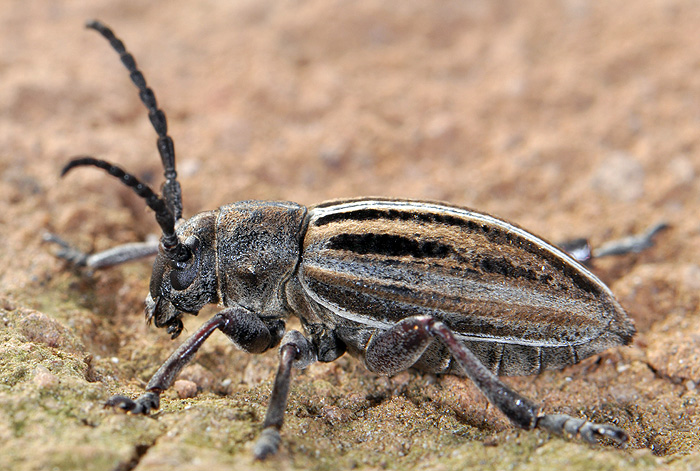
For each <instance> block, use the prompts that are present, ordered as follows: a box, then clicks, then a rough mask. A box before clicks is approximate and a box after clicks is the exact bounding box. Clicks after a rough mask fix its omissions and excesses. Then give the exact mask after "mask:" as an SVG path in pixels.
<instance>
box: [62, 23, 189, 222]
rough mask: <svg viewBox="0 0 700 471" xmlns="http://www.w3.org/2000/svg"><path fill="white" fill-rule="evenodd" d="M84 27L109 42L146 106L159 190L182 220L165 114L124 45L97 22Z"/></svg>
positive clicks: (109, 30) (170, 139)
mask: <svg viewBox="0 0 700 471" xmlns="http://www.w3.org/2000/svg"><path fill="white" fill-rule="evenodd" d="M85 26H86V27H88V28H90V29H94V30H95V31H97V32H98V33H100V34H101V35H102V36H103V37H104V38H105V39H106V40H107V41H109V44H110V45H111V46H112V48H114V50H115V51H117V53H119V58H120V59H121V61H122V63H123V64H124V66H126V68H127V70H128V71H129V73H130V76H131V81H132V82H134V85H136V88H138V89H139V97H140V98H141V101H142V102H143V104H144V105H146V108H147V109H148V118H149V119H150V120H151V124H152V125H153V128H154V129H155V130H156V133H157V134H158V141H157V146H158V152H159V153H160V159H161V161H162V162H163V169H164V170H165V173H164V175H165V183H164V184H163V188H162V190H163V199H164V200H165V202H166V204H167V205H168V207H169V209H170V212H171V213H172V215H173V216H174V218H175V220H176V221H177V220H178V219H180V218H181V217H182V190H181V189H180V183H178V181H177V172H176V171H175V145H174V144H173V140H172V138H171V137H170V136H168V123H167V121H166V118H165V113H163V111H162V110H161V109H159V108H158V103H157V102H156V96H155V94H154V93H153V90H151V88H150V87H149V86H148V85H147V84H146V78H145V77H144V76H143V74H142V73H141V71H140V70H139V69H138V67H137V66H136V60H135V59H134V56H132V55H131V54H130V53H129V52H128V51H127V50H126V47H124V43H123V42H122V41H121V40H120V39H119V38H117V37H116V36H115V35H114V33H113V32H112V30H111V29H109V28H108V27H107V26H105V25H103V24H102V23H100V22H99V21H97V20H92V21H88V22H87V23H86V25H85ZM69 165H70V164H69ZM88 165H93V164H88ZM126 175H128V174H126Z"/></svg>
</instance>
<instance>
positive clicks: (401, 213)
mask: <svg viewBox="0 0 700 471" xmlns="http://www.w3.org/2000/svg"><path fill="white" fill-rule="evenodd" d="M302 254H303V255H302V261H301V266H300V268H299V279H300V282H301V284H302V286H303V287H304V288H305V291H306V292H307V294H308V295H309V296H310V297H311V298H312V299H313V300H314V301H315V302H317V303H318V304H320V305H321V306H323V307H325V308H326V309H327V310H328V311H330V312H332V313H333V316H331V317H332V318H329V319H326V320H325V321H324V322H328V323H332V324H336V325H339V326H346V325H357V326H358V327H359V326H364V327H366V328H374V329H379V330H380V331H381V330H385V329H388V328H390V327H391V326H392V325H394V324H395V323H397V322H399V321H400V320H402V319H404V318H407V317H411V316H417V315H428V316H432V317H434V318H435V319H439V320H441V321H443V322H444V323H445V324H446V325H447V326H448V327H449V328H451V329H452V330H453V331H454V332H455V334H457V336H458V337H459V338H460V339H461V340H462V341H463V342H464V343H465V344H466V345H467V346H468V347H469V348H470V350H472V351H473V352H474V353H475V354H476V355H477V357H479V359H480V360H481V362H482V363H484V365H485V366H486V367H487V368H489V369H490V370H492V371H493V372H495V373H497V374H501V375H523V374H532V373H537V372H539V371H542V370H545V369H555V368H561V367H563V366H566V365H570V364H573V363H577V362H578V361H580V360H582V359H583V358H586V357H588V356H591V355H593V354H595V353H598V352H601V351H603V350H606V349H607V348H610V347H612V346H616V345H626V344H628V343H629V342H630V340H631V338H632V335H633V334H634V332H635V330H634V326H633V325H632V322H631V321H630V320H629V318H628V317H627V315H626V314H625V312H624V311H623V309H622V308H621V306H620V305H619V303H618V302H617V301H616V300H615V298H614V297H613V295H612V293H611V292H610V290H609V289H608V288H607V287H606V286H605V285H604V284H603V283H602V282H601V281H600V280H599V279H598V278H596V277H595V276H594V275H593V274H592V273H591V272H590V271H588V270H587V269H586V268H585V267H583V266H582V265H580V264H579V263H578V262H576V261H575V260H573V259H572V258H571V257H569V256H568V255H567V254H565V253H564V252H562V251H561V250H559V249H557V248H556V247H554V246H553V245H551V244H549V243H548V242H546V241H544V240H542V239H540V238H538V237H536V236H534V235H532V234H531V233H529V232H527V231H525V230H523V229H521V228H519V227H517V226H515V225H513V224H510V223H507V222H505V221H503V220H500V219H497V218H494V217H492V216H488V215H486V214H483V213H478V212H475V211H471V210H468V209H464V208H460V207H456V206H449V205H445V204H443V203H431V202H419V201H403V200H392V199H387V200H382V199H358V200H347V201H335V202H329V203H324V204H322V205H318V206H315V207H311V208H310V209H309V222H308V228H307V232H306V235H305V237H304V241H303V248H302ZM343 340H344V341H346V343H347V342H351V343H352V342H353V339H343ZM354 347H355V348H352V350H356V351H359V352H362V350H363V347H364V346H363V345H355V346H354ZM436 360H437V359H436ZM440 360H443V359H440ZM438 369H439V367H438Z"/></svg>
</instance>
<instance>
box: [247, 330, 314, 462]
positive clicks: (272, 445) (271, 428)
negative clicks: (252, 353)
mask: <svg viewBox="0 0 700 471" xmlns="http://www.w3.org/2000/svg"><path fill="white" fill-rule="evenodd" d="M279 353H280V364H279V368H278V369H277V375H276V376H275V384H274V386H273V387H272V393H271V394H270V402H269V404H268V406H267V413H266V414H265V422H264V423H263V431H262V434H260V438H259V439H258V441H257V442H256V443H255V447H254V448H253V455H254V456H255V459H258V460H264V459H265V458H267V457H268V456H270V455H273V454H275V453H277V449H278V448H279V444H280V440H281V439H280V429H281V428H282V423H283V422H284V411H285V409H286V408H287V398H288V397H289V383H290V381H291V373H292V366H293V367H295V368H297V369H300V370H301V369H304V368H306V367H307V366H309V365H310V364H311V363H314V362H315V361H316V358H317V357H316V349H315V348H314V346H313V344H312V343H311V342H309V341H308V340H307V339H306V338H305V337H304V336H303V335H302V334H301V333H300V332H298V331H296V330H290V331H288V332H287V333H286V334H284V337H283V338H282V343H281V345H280V349H279Z"/></svg>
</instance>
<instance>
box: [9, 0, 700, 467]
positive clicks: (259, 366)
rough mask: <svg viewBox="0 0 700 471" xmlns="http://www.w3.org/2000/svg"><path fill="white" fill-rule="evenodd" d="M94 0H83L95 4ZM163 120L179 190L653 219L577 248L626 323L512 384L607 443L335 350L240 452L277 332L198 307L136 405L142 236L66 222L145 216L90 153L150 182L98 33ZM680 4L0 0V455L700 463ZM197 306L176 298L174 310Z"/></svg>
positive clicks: (688, 55)
mask: <svg viewBox="0 0 700 471" xmlns="http://www.w3.org/2000/svg"><path fill="white" fill-rule="evenodd" d="M86 3H87V4H89V5H90V6H89V7H86V6H85V4H86ZM90 18H100V19H101V20H103V21H105V22H106V23H108V24H109V25H111V26H112V27H113V28H114V29H115V30H116V31H117V33H118V35H119V36H120V37H122V38H123V39H124V40H125V42H126V43H127V45H128V47H129V48H130V50H131V51H132V52H133V53H134V54H135V56H136V58H137V60H138V62H139V64H140V65H141V67H142V69H143V70H144V72H145V74H146V76H147V78H148V80H149V81H150V84H151V85H152V87H153V88H154V89H155V91H156V93H157V96H158V99H159V102H160V104H161V105H162V107H163V108H164V109H165V110H166V112H167V114H168V118H169V120H170V125H171V126H170V130H171V134H172V136H173V137H174V139H175V142H176V146H177V150H178V164H179V167H178V169H179V171H180V175H181V181H182V185H183V188H184V202H185V211H186V214H187V215H192V214H195V213H196V212H199V211H201V210H205V209H211V208H214V207H217V206H219V205H221V204H225V203H228V202H231V201H235V200H240V199H283V200H291V201H296V202H299V203H302V204H313V203H317V202H320V201H323V200H327V199H332V198H339V197H349V196H363V195H385V196H399V197H406V198H415V199H432V200H446V201H450V202H452V203H455V204H460V205H464V206H469V207H473V208H478V209H480V210H483V211H485V212H488V213H491V214H496V215H499V216H501V217H503V218H506V219H509V220H513V221H516V222H517V223H518V224H520V225H521V226H524V227H526V228H528V229H530V230H531V231H533V232H535V233H537V234H541V235H543V236H545V237H546V238H549V239H551V240H562V239H567V238H572V237H578V236H586V237H589V238H590V240H591V241H592V243H593V244H594V245H595V244H600V243H602V242H604V241H606V240H609V239H612V238H616V237H622V236H625V235H628V234H631V233H635V232H638V231H641V230H643V229H645V228H646V227H648V226H650V225H651V224H653V223H656V222H659V221H667V222H668V223H669V224H670V225H671V229H670V230H668V231H666V232H665V233H663V234H662V235H661V236H660V237H659V238H658V244H657V246H656V247H654V248H653V249H650V250H648V251H646V252H644V253H641V254H638V255H628V256H622V257H617V258H609V259H602V260H600V261H599V262H598V263H597V264H596V273H597V274H598V275H599V276H600V277H601V278H602V279H603V280H604V281H605V282H606V283H608V284H609V286H610V287H611V289H612V291H613V292H614V293H615V294H616V296H617V297H618V298H619V300H620V302H621V303H622V304H623V305H624V306H625V307H626V309H627V310H628V311H629V313H630V315H631V317H633V318H634V319H635V321H636V324H637V328H638V330H639V334H638V335H637V337H636V338H635V341H634V343H633V345H632V346H631V347H626V348H620V349H617V350H611V351H608V352H605V353H603V354H602V355H600V356H597V357H595V358H592V359H589V360H586V361H584V362H582V363H581V364H579V365H576V366H574V367H570V368H567V369H566V370H564V371H561V372H553V373H546V374H543V375H540V376H538V377H527V378H512V379H509V382H510V384H512V385H513V386H514V387H516V388H517V389H518V390H519V391H521V392H522V393H524V394H526V395H528V396H530V397H532V398H535V399H537V400H538V401H540V402H542V403H544V404H545V406H546V409H547V410H548V411H561V412H564V413H569V414H572V415H575V416H581V417H588V418H589V419H591V420H595V421H599V422H610V423H615V424H617V425H618V426H620V427H622V428H624V429H626V430H628V431H629V433H630V437H631V440H630V443H629V445H628V446H627V447H626V448H625V449H620V448H616V447H612V446H588V445H584V444H581V443H577V442H569V441H566V440H563V439H560V438H557V437H552V436H550V435H548V434H546V433H540V432H522V431H519V430H516V429H515V428H513V427H512V426H511V425H510V424H509V423H508V422H507V421H506V420H505V419H504V418H503V417H502V416H501V415H499V413H498V412H497V411H495V410H494V409H493V408H492V407H489V406H488V405H487V403H486V401H485V400H484V399H483V398H482V397H481V396H480V395H479V393H478V391H477V390H476V389H475V388H474V387H473V386H472V385H471V384H469V382H468V381H463V380H460V379H456V378H452V377H445V378H434V377H430V376H426V375H420V374H418V373H413V372H409V373H404V374H401V375H398V376H397V377H394V378H391V379H386V378H379V377H376V376H374V375H372V374H370V373H368V372H366V371H365V370H364V368H363V367H362V366H361V365H359V364H358V362H356V361H355V360H353V359H352V358H347V357H343V358H342V359H341V360H339V361H337V362H335V363H331V364H317V365H314V366H312V367H311V368H309V369H308V370H306V371H304V372H303V373H299V374H297V375H296V378H295V381H294V385H293V387H292V392H291V398H290V403H289V407H288V413H287V423H286V425H285V429H284V433H283V444H282V449H281V452H280V454H279V456H278V457H276V458H274V459H273V460H271V461H270V462H267V463H256V462H254V461H253V460H252V458H251V447H252V443H253V441H254V439H255V437H256V436H257V434H258V433H259V431H260V423H261V421H262V418H263V416H264V411H265V405H266V403H267V397H268V394H269V390H270V386H271V379H272V375H273V372H274V370H275V365H276V355H275V353H274V352H270V353H268V354H265V355H262V356H249V355H245V354H242V353H240V352H238V351H236V350H235V348H234V347H233V346H232V345H230V343H229V342H228V341H227V340H226V339H225V338H224V337H223V336H220V335H218V334H215V335H214V336H213V338H212V339H211V340H210V341H209V342H208V343H207V344H206V345H205V347H204V348H203V350H202V352H201V355H199V356H198V358H197V360H196V361H195V362H194V363H193V364H192V365H191V366H190V367H188V368H187V369H186V370H185V371H184V372H183V375H182V378H183V379H184V380H186V382H184V383H180V384H179V385H180V386H181V387H180V389H179V390H178V391H180V394H181V395H185V396H186V395H187V390H188V386H189V387H192V386H193V383H194V385H196V387H197V394H196V396H195V397H191V398H184V399H183V398H180V397H179V396H178V393H177V392H176V391H169V392H168V393H166V394H165V395H164V398H163V403H162V412H160V413H159V414H158V415H157V416H156V417H155V418H143V417H132V416H128V415H124V414H119V413H115V412H113V411H111V410H105V409H103V408H102V403H103V401H104V400H105V399H106V398H108V397H109V396H110V395H112V394H115V393H126V394H131V395H136V394H138V393H139V392H140V391H142V388H143V387H144V385H145V383H146V382H147V380H148V378H149V377H150V375H151V374H152V373H153V372H154V371H155V369H156V368H157V367H158V365H159V364H160V363H161V362H162V361H163V359H165V358H166V357H167V355H168V352H170V351H171V350H172V349H174V348H175V344H174V343H173V342H171V341H170V340H169V338H168V336H167V335H166V334H165V332H162V331H158V330H157V329H155V328H153V327H150V328H149V327H147V326H146V325H145V323H144V320H143V315H142V305H143V304H142V303H143V298H144V297H145V294H146V292H147V287H148V279H149V274H150V266H149V265H150V264H149V263H148V262H144V263H132V264H128V265H124V266H120V267H116V268H112V269H108V270H104V271H99V272H97V273H95V274H93V275H92V276H90V274H88V273H85V272H81V271H77V270H71V269H70V268H68V267H67V266H66V264H65V263H63V262H62V261H60V260H57V259H56V258H55V257H54V256H53V254H52V247H49V246H46V245H44V244H42V243H41V235H42V234H43V233H44V232H46V231H53V232H56V233H59V234H61V235H62V236H64V237H65V238H67V239H69V240H70V241H72V242H73V243H75V244H76V245H77V246H79V247H81V248H82V249H84V250H99V249H104V248H108V247H111V246H114V245H117V244H120V243H125V242H132V241H138V240H143V239H144V238H145V237H146V236H147V235H148V234H150V233H154V232H157V230H156V225H155V223H154V220H153V217H152V214H151V213H150V212H148V211H146V210H145V209H144V205H143V203H142V201H140V200H139V199H138V198H137V197H135V196H133V195H132V194H131V192H130V191H129V190H128V189H126V188H123V187H122V186H121V185H119V184H118V183H117V182H114V181H112V180H111V179H109V178H108V177H105V176H103V175H102V174H99V173H98V172H96V171H87V170H85V171H80V172H75V174H71V175H70V176H69V177H67V178H66V179H63V180H60V179H59V178H58V172H59V170H60V168H61V166H62V165H63V164H64V163H65V162H66V161H67V159H69V158H70V157H72V156H75V155H80V154H92V155H95V156H99V157H102V158H106V159H109V160H112V161H115V162H118V163H119V164H120V165H122V166H124V167H125V168H128V169H130V170H131V171H133V172H134V173H135V174H137V175H139V176H140V177H142V178H143V179H144V180H146V181H148V182H150V183H152V185H153V186H154V187H156V188H157V187H158V185H159V184H160V181H161V169H160V167H159V159H158V157H157V155H156V151H155V148H154V133H153V130H152V129H151V128H150V125H149V123H148V121H147V119H146V117H145V112H144V109H143V107H142V105H141V104H140V103H139V101H138V99H137V97H136V95H135V91H134V89H133V86H132V85H131V84H130V83H129V80H128V77H127V74H126V72H125V71H124V69H123V67H122V66H121V65H120V64H119V61H118V59H117V57H116V56H115V54H114V52H113V51H112V50H111V49H110V48H109V47H108V45H107V44H106V43H105V41H103V40H102V39H101V38H99V37H98V36H97V35H96V34H95V33H94V32H89V31H85V30H84V29H83V26H82V25H83V24H84V22H85V20H87V19H90ZM699 28H700V4H698V3H697V2H692V1H682V0H677V1H674V0H639V1H636V2H629V1H619V0H612V1H606V2H587V1H583V0H561V1H554V0H551V1H548V0H541V1H528V2H515V1H507V0H499V1H493V2H488V1H479V0H475V1H468V2H465V1H456V0H455V1H449V0H448V1H444V2H428V1H412V0H409V1H406V2H399V3H397V4H396V5H393V4H391V2H380V1H373V0H362V1H357V2H350V1H342V0H331V1H328V0H325V1H324V0H309V1H280V2H273V1H265V0H245V1H238V2H229V1H217V0H208V1H204V2H188V1H181V0H173V1H168V2H166V1H154V2H136V1H127V2H114V1H106V0H98V1H93V2H82V1H74V0H67V1H62V2H52V1H48V0H27V1H22V2H19V1H12V0H11V1H9V2H8V1H5V2H3V4H2V6H0V77H1V79H0V176H1V178H2V184H1V185H0V204H2V206H1V209H2V210H1V211H0V241H1V242H2V243H0V260H2V263H1V264H0V314H1V316H0V319H1V320H2V322H0V338H1V340H0V342H1V343H0V462H2V463H3V466H4V467H6V469H16V470H25V469H26V470H29V469H32V470H33V469H59V470H63V469H66V470H67V469H90V470H91V469H94V470H97V469H100V470H104V469H114V470H131V469H137V470H157V469H178V470H190V469H192V470H195V469H197V470H198V469H206V470H208V471H214V470H219V469H318V470H322V469H347V468H350V467H354V468H356V469H380V468H386V469H407V468H413V467H415V468H417V469H430V470H445V469H464V468H469V469H488V470H491V469H506V468H516V469H557V470H560V469H570V470H576V469H623V468H624V469H654V468H657V467H658V468H665V469H679V470H681V469H682V470H688V469H700V437H699V436H698V431H697V430H698V429H697V425H698V421H699V420H700V410H698V391H697V381H700V357H699V356H698V353H697V351H698V347H699V346H700V308H699V305H700V302H699V301H700V221H699V220H698V205H699V204H700V184H699V183H698V173H699V172H700V132H699V130H698V127H699V124H700V100H699V99H698V97H699V96H700V48H698V29H699ZM212 312H214V310H213V309H211V310H207V311H206V312H203V313H202V314H201V315H200V317H199V318H193V319H191V320H190V321H188V322H187V323H186V329H187V331H188V332H192V331H193V330H194V329H196V327H197V326H198V325H199V323H201V318H202V317H203V316H209V315H211V313H212Z"/></svg>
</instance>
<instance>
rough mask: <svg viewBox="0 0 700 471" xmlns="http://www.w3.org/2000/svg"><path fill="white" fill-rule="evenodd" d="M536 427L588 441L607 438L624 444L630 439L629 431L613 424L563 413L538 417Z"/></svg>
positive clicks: (593, 441)
mask: <svg viewBox="0 0 700 471" xmlns="http://www.w3.org/2000/svg"><path fill="white" fill-rule="evenodd" d="M536 427H537V428H539V429H542V430H546V431H548V432H550V433H554V434H556V435H563V436H567V437H581V439H583V440H584V441H586V442H588V443H597V442H598V439H599V438H607V439H610V440H612V441H614V442H615V443H617V444H619V445H622V444H624V443H625V442H627V440H628V439H629V437H628V435H627V432H625V431H624V430H622V429H620V428H618V427H615V426H613V425H606V424H596V423H593V422H588V421H587V420H583V419H577V418H574V417H569V416H568V415H563V414H551V415H543V416H541V417H539V418H538V420H537V425H536Z"/></svg>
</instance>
